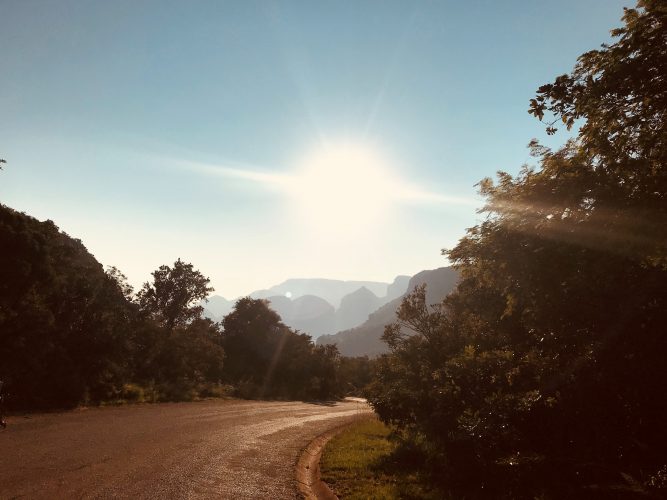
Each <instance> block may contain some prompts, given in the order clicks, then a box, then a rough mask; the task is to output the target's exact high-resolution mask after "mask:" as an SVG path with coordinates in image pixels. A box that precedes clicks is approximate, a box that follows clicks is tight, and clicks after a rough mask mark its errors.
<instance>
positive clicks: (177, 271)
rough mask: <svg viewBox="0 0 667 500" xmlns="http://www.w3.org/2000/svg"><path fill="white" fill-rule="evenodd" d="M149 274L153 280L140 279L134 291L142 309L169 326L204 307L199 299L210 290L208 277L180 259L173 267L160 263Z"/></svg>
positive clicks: (188, 318) (182, 322)
mask: <svg viewBox="0 0 667 500" xmlns="http://www.w3.org/2000/svg"><path fill="white" fill-rule="evenodd" d="M152 274H153V283H149V282H146V283H144V286H143V287H142V289H141V290H140V291H139V292H138V293H137V301H138V303H139V307H140V309H141V311H142V313H144V314H146V315H147V316H149V317H151V318H152V319H154V320H155V321H158V322H159V323H160V324H162V325H163V326H165V327H167V328H168V329H169V330H172V329H173V328H174V327H176V326H185V325H187V324H188V323H189V322H191V321H193V320H194V319H196V318H199V317H201V314H202V312H203V311H204V308H203V307H202V306H201V305H199V302H200V301H201V300H204V299H205V298H206V297H207V296H208V294H209V293H210V292H212V291H213V288H211V287H209V286H208V284H209V282H210V280H209V279H208V278H206V277H205V276H204V275H203V274H201V273H200V272H199V271H196V270H195V269H194V268H193V267H192V264H186V263H184V262H182V261H181V259H178V260H177V261H176V262H174V267H173V268H171V267H169V266H166V265H164V266H160V268H159V269H158V270H157V271H154V272H153V273H152Z"/></svg>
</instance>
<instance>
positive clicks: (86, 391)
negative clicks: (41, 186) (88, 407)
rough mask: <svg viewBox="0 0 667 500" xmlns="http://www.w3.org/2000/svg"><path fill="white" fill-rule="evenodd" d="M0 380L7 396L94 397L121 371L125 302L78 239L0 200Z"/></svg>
mask: <svg viewBox="0 0 667 500" xmlns="http://www.w3.org/2000/svg"><path fill="white" fill-rule="evenodd" d="M0 248H2V249H3V257H2V259H1V260H0V276H2V280H0V359H1V360H2V363H1V364H0V379H3V380H5V381H6V382H7V391H8V392H9V393H10V400H9V403H10V404H11V405H13V406H15V407H16V406H19V407H40V408H45V407H52V406H67V405H72V404H76V403H78V402H79V401H81V400H84V399H90V400H93V401H95V400H101V399H104V398H106V397H107V396H108V395H109V393H110V392H113V388H114V387H115V386H116V385H118V384H119V383H120V381H121V380H122V379H123V378H124V377H125V376H126V375H127V369H128V366H127V362H126V361H127V355H128V352H129V348H130V346H129V344H128V342H127V338H128V337H127V335H128V331H129V328H130V324H131V318H132V315H133V308H132V306H131V304H128V303H127V302H126V300H125V299H124V297H123V294H122V292H121V290H120V289H119V288H118V286H117V283H116V282H115V281H114V280H113V279H112V278H110V277H109V276H108V275H107V274H105V273H104V271H103V269H102V266H101V265H100V264H99V263H98V262H97V261H96V260H95V259H94V258H93V256H92V255H90V254H89V253H88V251H87V250H86V248H85V247H84V246H83V244H82V243H81V242H80V241H78V240H74V239H72V238H70V237H68V236H67V235H65V234H63V233H61V232H59V231H58V228H57V227H56V226H55V224H53V222H51V221H47V222H39V221H37V220H35V219H33V218H31V217H28V216H26V215H24V214H21V213H18V212H16V211H14V210H12V209H10V208H8V207H5V206H0Z"/></svg>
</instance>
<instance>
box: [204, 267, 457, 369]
mask: <svg viewBox="0 0 667 500" xmlns="http://www.w3.org/2000/svg"><path fill="white" fill-rule="evenodd" d="M457 280H458V274H457V273H456V271H454V270H453V269H451V268H444V267H443V268H439V269H434V270H429V271H422V272H420V273H418V274H416V275H415V276H413V277H410V276H397V277H396V278H395V279H394V281H393V282H392V283H382V282H375V281H341V280H330V279H319V278H316V279H289V280H287V281H285V282H283V283H281V284H279V285H276V286H273V287H271V288H268V289H266V290H258V291H255V292H253V293H251V294H250V296H251V297H253V298H263V299H266V300H268V301H269V302H270V305H271V308H272V309H273V310H275V311H276V312H277V313H278V314H279V315H280V317H281V318H282V320H283V322H284V323H285V324H286V325H288V326H290V327H291V328H294V329H296V330H299V331H301V332H304V333H308V334H309V335H311V336H312V337H313V338H314V339H317V343H318V344H336V345H338V348H339V350H340V351H341V354H343V355H345V356H363V355H369V356H376V355H378V354H381V353H382V352H385V351H386V346H385V345H384V344H383V343H382V341H381V340H380V337H381V335H382V332H383V331H384V326H385V325H386V324H388V323H391V322H392V321H394V319H395V318H396V315H395V313H396V309H397V308H398V306H399V305H400V303H401V300H402V298H403V296H404V295H405V293H407V292H408V291H412V290H413V289H414V288H415V287H416V286H417V285H420V284H423V283H426V285H427V300H428V301H429V302H430V303H436V302H440V301H441V300H442V299H443V298H444V297H445V296H446V295H447V294H448V293H449V292H451V291H452V290H453V289H454V287H455V285H456V282H457ZM234 303H235V301H231V300H227V299H225V298H224V297H220V296H219V295H214V296H212V297H211V298H210V299H209V301H208V302H207V303H205V304H203V305H204V307H205V313H204V314H205V315H206V316H208V317H210V318H211V319H214V320H216V321H219V320H221V319H222V318H223V317H224V316H225V315H226V314H228V313H229V312H230V311H231V310H232V309H233V307H234Z"/></svg>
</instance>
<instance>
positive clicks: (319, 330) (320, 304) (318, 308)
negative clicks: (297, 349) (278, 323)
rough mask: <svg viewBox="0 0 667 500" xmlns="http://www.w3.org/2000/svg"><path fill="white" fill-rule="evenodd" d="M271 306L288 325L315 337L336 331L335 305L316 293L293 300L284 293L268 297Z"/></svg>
mask: <svg viewBox="0 0 667 500" xmlns="http://www.w3.org/2000/svg"><path fill="white" fill-rule="evenodd" d="M267 300H268V301H269V307H271V309H273V310H274V311H276V312H277V313H278V314H279V315H280V317H281V318H282V320H283V323H285V324H286V325H287V326H289V327H291V328H294V329H296V330H299V331H301V332H303V333H307V334H309V335H310V336H312V337H313V338H317V337H319V336H320V335H324V334H326V333H330V332H334V331H336V314H335V310H334V307H333V306H332V305H331V304H329V303H328V302H327V301H326V300H324V299H323V298H321V297H317V296H315V295H303V296H301V297H298V298H296V299H294V300H291V299H289V298H287V297H285V296H283V295H276V296H273V297H268V298H267Z"/></svg>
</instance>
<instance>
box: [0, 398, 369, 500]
mask: <svg viewBox="0 0 667 500" xmlns="http://www.w3.org/2000/svg"><path fill="white" fill-rule="evenodd" d="M369 411H370V410H369V408H368V406H367V405H366V404H364V403H362V402H360V401H353V400H346V401H343V402H338V403H331V404H315V403H303V402H256V401H234V400H230V401H222V400H211V401H202V402H196V403H169V404H156V405H137V406H124V407H115V408H94V409H88V410H76V411H71V412H65V413H51V414H39V415H30V416H28V417H20V416H15V417H13V418H12V417H10V418H9V419H8V422H9V426H8V428H7V430H5V431H0V497H1V498H21V497H29V498H73V497H77V498H108V497H116V498H118V497H121V498H220V497H222V498H298V495H297V490H296V482H295V478H294V464H295V463H296V460H297V457H298V455H299V452H300V450H302V449H303V448H304V447H305V446H306V445H307V444H308V443H309V442H310V441H311V440H312V439H314V438H315V437H317V436H318V435H320V434H322V433H323V432H325V431H327V430H328V429H330V428H333V427H336V426H339V425H341V424H342V423H344V422H345V421H347V420H352V419H354V418H356V417H358V416H359V415H360V414H362V413H366V412H369Z"/></svg>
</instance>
